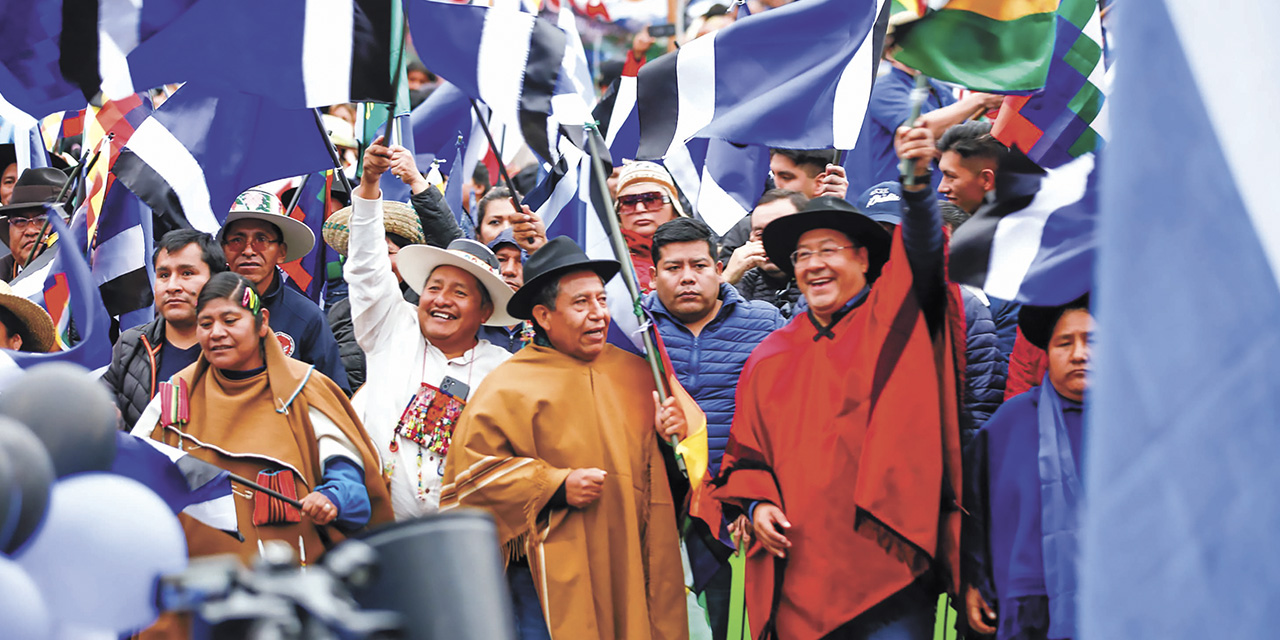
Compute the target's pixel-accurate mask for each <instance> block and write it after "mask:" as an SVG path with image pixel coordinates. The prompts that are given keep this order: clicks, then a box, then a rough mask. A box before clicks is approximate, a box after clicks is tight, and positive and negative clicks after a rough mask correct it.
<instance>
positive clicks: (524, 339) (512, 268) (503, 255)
mask: <svg viewBox="0 0 1280 640" xmlns="http://www.w3.org/2000/svg"><path fill="white" fill-rule="evenodd" d="M489 249H490V250H491V251H493V254H494V257H496V258H497V259H498V273H500V274H502V281H503V282H505V283H507V286H508V287H511V290H512V291H519V290H520V287H522V286H524V262H525V260H527V259H528V257H529V254H528V253H526V252H525V251H524V250H523V249H521V248H520V244H519V242H518V241H517V240H516V236H515V233H514V232H513V231H512V230H511V229H509V228H508V229H503V230H502V231H501V232H500V233H498V235H497V237H495V238H494V239H493V240H491V241H490V242H489ZM479 337H480V338H482V339H484V340H488V341H489V342H491V343H493V344H496V345H498V346H499V347H502V348H503V349H506V350H507V351H510V352H511V353H515V352H517V351H519V350H520V349H522V348H524V347H525V346H526V345H528V344H531V343H532V342H533V323H531V322H529V321H528V320H523V321H521V322H518V323H516V324H513V325H511V326H508V327H493V326H488V325H486V326H483V327H480V335H479Z"/></svg>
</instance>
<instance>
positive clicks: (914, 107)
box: [898, 73, 929, 187]
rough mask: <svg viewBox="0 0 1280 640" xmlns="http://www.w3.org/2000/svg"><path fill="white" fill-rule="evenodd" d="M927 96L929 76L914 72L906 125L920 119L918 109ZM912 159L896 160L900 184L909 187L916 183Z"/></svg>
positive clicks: (911, 124) (913, 124)
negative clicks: (914, 82)
mask: <svg viewBox="0 0 1280 640" xmlns="http://www.w3.org/2000/svg"><path fill="white" fill-rule="evenodd" d="M928 98H929V76H926V75H924V74H923V73H917V74H916V86H915V88H913V89H912V90H911V116H910V117H908V118H907V126H908V127H914V126H916V120H919V119H920V110H921V109H923V108H924V101H925V100H927V99H928ZM911 165H912V161H911V160H908V159H906V158H903V159H902V160H899V161H898V174H899V175H900V176H901V177H902V186H904V187H911V186H914V185H915V183H916V172H915V171H913V170H912V169H911Z"/></svg>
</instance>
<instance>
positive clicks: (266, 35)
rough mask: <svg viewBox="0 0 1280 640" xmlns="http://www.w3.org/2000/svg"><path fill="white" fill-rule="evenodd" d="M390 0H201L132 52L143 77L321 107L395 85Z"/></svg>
mask: <svg viewBox="0 0 1280 640" xmlns="http://www.w3.org/2000/svg"><path fill="white" fill-rule="evenodd" d="M391 31H392V5H391V0H270V1H265V2H264V1H263V0H198V1H197V2H196V3H195V4H194V5H193V6H192V7H191V8H190V9H189V10H187V11H186V12H185V13H183V14H182V16H181V17H180V18H178V19H176V20H174V21H173V22H172V23H170V24H169V25H168V26H167V28H165V29H164V30H163V31H161V32H160V33H158V34H156V35H154V36H153V37H151V38H149V39H148V40H146V41H145V42H142V43H140V44H139V45H138V47H137V48H136V49H134V50H133V52H132V53H130V54H129V67H130V72H131V73H132V76H133V79H134V82H135V84H136V85H137V86H139V87H158V86H160V85H164V84H169V83H173V82H185V81H190V80H199V81H200V82H201V83H204V84H217V85H220V86H221V87H223V88H224V89H231V90H236V91H242V92H246V93H251V94H254V95H258V96H262V97H266V98H270V99H271V100H273V101H275V102H276V103H277V104H278V105H279V106H282V107H290V108H297V107H320V106H326V105H331V104H340V103H344V102H355V101H364V100H370V101H375V102H384V103H389V102H392V101H393V99H394V97H395V96H394V94H393V92H392V83H391V78H392V76H391V74H390V73H389V60H390V58H391V39H392V38H391Z"/></svg>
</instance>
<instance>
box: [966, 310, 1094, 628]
mask: <svg viewBox="0 0 1280 640" xmlns="http://www.w3.org/2000/svg"><path fill="white" fill-rule="evenodd" d="M1018 325H1019V328H1020V329H1021V330H1022V335H1023V336H1025V337H1026V339H1027V340H1028V341H1029V342H1031V343H1032V344H1034V345H1035V346H1037V347H1039V348H1041V349H1044V350H1045V351H1046V352H1047V353H1048V361H1049V367H1048V371H1046V373H1045V375H1044V378H1043V380H1042V382H1041V384H1040V386H1039V387H1038V388H1034V389H1032V390H1030V391H1028V392H1026V393H1023V394H1021V395H1019V396H1017V397H1014V398H1012V399H1010V400H1009V401H1008V402H1005V403H1004V405H1003V406H1001V407H1000V409H999V410H998V411H996V413H995V415H993V416H991V420H990V421H988V422H987V424H986V425H985V426H983V428H982V430H981V431H979V432H978V436H977V438H976V439H975V440H974V442H973V444H972V445H970V447H969V449H968V451H967V452H966V453H967V463H968V464H966V476H967V480H966V483H965V484H966V493H965V502H966V505H967V506H966V511H967V513H968V515H967V516H966V517H965V532H964V548H965V553H964V565H963V567H964V579H965V584H966V585H967V586H966V588H965V609H966V613H967V619H968V623H969V627H970V628H971V629H973V630H974V631H977V632H978V633H981V634H996V637H997V638H998V639H999V640H1006V639H1009V638H1054V639H1058V638H1075V637H1077V635H1076V628H1075V620H1076V592H1077V590H1078V587H1077V582H1076V565H1077V561H1078V559H1079V555H1078V550H1079V522H1080V507H1081V501H1082V500H1083V499H1084V497H1085V495H1086V494H1085V490H1084V486H1083V482H1082V480H1083V475H1082V468H1083V466H1084V461H1083V454H1084V402H1085V392H1086V390H1087V388H1088V375H1089V359H1090V356H1089V350H1090V347H1089V343H1090V340H1091V338H1090V336H1091V335H1092V334H1093V317H1092V316H1091V315H1090V314H1089V299H1088V296H1085V297H1083V298H1080V299H1078V300H1075V301H1073V302H1070V303H1068V304H1066V305H1063V306H1060V307H1032V306H1024V307H1022V311H1021V313H1020V314H1019V319H1018Z"/></svg>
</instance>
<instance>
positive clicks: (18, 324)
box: [0, 282, 58, 353]
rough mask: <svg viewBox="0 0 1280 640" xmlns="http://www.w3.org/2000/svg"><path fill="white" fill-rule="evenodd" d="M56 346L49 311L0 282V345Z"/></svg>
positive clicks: (37, 348)
mask: <svg viewBox="0 0 1280 640" xmlns="http://www.w3.org/2000/svg"><path fill="white" fill-rule="evenodd" d="M57 346H58V343H57V341H56V340H55V339H54V329H53V319H52V318H50V317H49V312H47V311H45V310H44V309H42V308H41V307H40V305H38V304H36V303H34V302H32V301H30V300H27V299H26V298H24V297H22V296H19V295H16V294H14V293H13V289H10V288H9V285H8V284H5V283H3V282H0V349H10V350H13V351H27V352H30V353H48V352H50V351H57V350H58V349H57Z"/></svg>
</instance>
